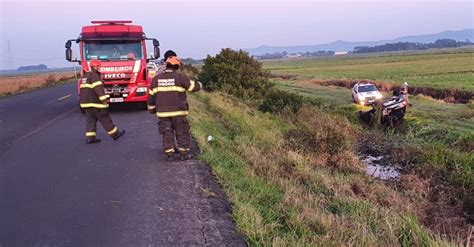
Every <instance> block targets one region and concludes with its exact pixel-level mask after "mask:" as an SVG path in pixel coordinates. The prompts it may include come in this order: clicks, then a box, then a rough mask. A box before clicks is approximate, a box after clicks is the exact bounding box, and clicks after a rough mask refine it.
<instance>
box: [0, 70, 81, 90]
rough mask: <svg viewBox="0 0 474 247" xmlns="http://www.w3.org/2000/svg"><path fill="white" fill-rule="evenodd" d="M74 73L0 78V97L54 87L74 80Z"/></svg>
mask: <svg viewBox="0 0 474 247" xmlns="http://www.w3.org/2000/svg"><path fill="white" fill-rule="evenodd" d="M75 77H76V75H75V74H74V72H53V73H42V74H35V75H18V76H2V77H0V95H11V94H16V93H21V92H26V91H30V90H33V89H37V88H42V87H47V86H52V85H55V84H57V83H59V82H61V81H67V80H70V79H72V78H75Z"/></svg>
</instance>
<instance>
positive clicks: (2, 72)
mask: <svg viewBox="0 0 474 247" xmlns="http://www.w3.org/2000/svg"><path fill="white" fill-rule="evenodd" d="M68 71H71V72H73V71H74V69H73V68H71V67H64V68H48V69H40V70H23V71H20V70H0V76H16V75H30V74H40V73H52V72H68ZM78 71H80V68H78Z"/></svg>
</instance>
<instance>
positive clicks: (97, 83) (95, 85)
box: [79, 81, 102, 88]
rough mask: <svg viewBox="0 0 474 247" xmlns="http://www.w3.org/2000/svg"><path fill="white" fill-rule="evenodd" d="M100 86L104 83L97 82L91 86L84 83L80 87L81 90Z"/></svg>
mask: <svg viewBox="0 0 474 247" xmlns="http://www.w3.org/2000/svg"><path fill="white" fill-rule="evenodd" d="M99 85H102V82H101V81H96V82H93V83H91V84H89V83H83V84H81V85H80V86H79V87H80V88H95V87H97V86H99Z"/></svg>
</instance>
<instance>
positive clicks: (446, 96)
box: [310, 80, 474, 104]
mask: <svg viewBox="0 0 474 247" xmlns="http://www.w3.org/2000/svg"><path fill="white" fill-rule="evenodd" d="M310 82H311V83H314V84H317V85H321V86H338V87H345V88H349V89H351V88H352V87H353V86H354V84H356V83H357V82H359V81H355V80H311V81H310ZM366 82H370V83H372V84H374V85H375V86H377V88H378V89H379V90H381V91H384V92H390V91H393V90H394V89H396V88H398V87H399V85H396V84H394V83H392V82H383V81H368V80H367V81H366ZM408 93H409V94H411V95H424V96H429V97H431V98H433V99H438V100H444V101H445V102H447V103H458V104H467V103H469V101H470V100H472V99H473V98H474V92H468V91H464V90H458V89H441V88H430V87H417V86H409V87H408Z"/></svg>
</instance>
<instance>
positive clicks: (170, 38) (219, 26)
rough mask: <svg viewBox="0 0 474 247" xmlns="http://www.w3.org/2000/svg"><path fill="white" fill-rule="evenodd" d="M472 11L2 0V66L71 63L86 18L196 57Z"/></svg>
mask: <svg viewBox="0 0 474 247" xmlns="http://www.w3.org/2000/svg"><path fill="white" fill-rule="evenodd" d="M473 13H474V2H473V1H428V0H398V1H397V0H386V1H383V0H371V1H356V0H354V1H348V0H345V1H339V0H335V1H334V0H333V1H320V0H318V1H289V0H286V1H285V0H276V1H266V0H254V1H248V0H241V1H238V0H232V1H198V0H194V1H192V0H187V1H172V2H170V1H169V2H164V1H156V0H148V1H142V0H139V1H132V0H114V1H97V0H96V1H91V0H82V1H57V0H50V1H31V0H30V1H22V0H16V1H9V0H0V27H1V30H0V57H1V59H0V69H14V68H16V67H18V66H24V65H37V64H46V65H48V67H66V66H72V65H71V64H69V63H68V62H67V61H66V60H65V58H64V53H65V49H64V43H65V41H66V40H68V39H74V38H77V37H78V35H79V33H80V30H81V27H82V26H85V25H90V21H91V20H109V19H124V20H132V21H133V23H134V24H138V25H142V26H143V28H144V31H145V33H146V35H147V36H148V37H152V38H157V39H158V40H159V41H160V43H161V50H162V54H163V53H164V51H166V50H168V49H173V50H175V51H176V52H177V53H178V55H179V56H180V57H183V58H187V57H192V58H196V59H201V58H205V57H206V56H207V55H208V54H210V55H215V54H216V53H218V52H219V51H220V49H221V48H227V47H229V48H233V49H243V48H254V47H258V46H261V45H273V46H289V45H316V44H323V43H329V42H333V41H336V40H345V41H372V40H382V39H392V38H398V37H401V36H406V35H418V34H430V33H438V32H442V31H446V30H461V29H464V28H472V27H474V16H473ZM149 47H150V48H151V45H149ZM73 48H74V49H73V56H76V55H78V46H77V45H76V46H74V47H73ZM150 48H148V50H149V51H150V50H151V49H150Z"/></svg>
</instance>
